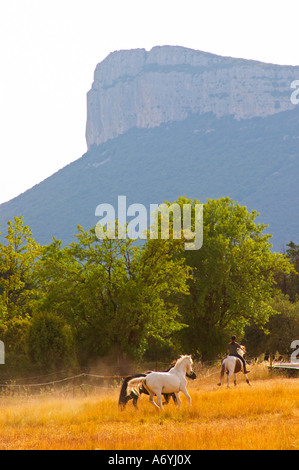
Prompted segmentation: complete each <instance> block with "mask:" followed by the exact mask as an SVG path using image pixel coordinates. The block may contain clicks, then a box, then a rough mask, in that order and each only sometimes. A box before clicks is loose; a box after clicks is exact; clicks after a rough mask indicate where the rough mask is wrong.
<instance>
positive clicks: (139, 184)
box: [0, 47, 299, 251]
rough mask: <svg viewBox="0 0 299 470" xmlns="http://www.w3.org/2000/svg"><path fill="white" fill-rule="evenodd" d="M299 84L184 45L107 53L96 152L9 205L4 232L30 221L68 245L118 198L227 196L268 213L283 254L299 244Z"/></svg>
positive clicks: (95, 116) (272, 70) (93, 134)
mask: <svg viewBox="0 0 299 470" xmlns="http://www.w3.org/2000/svg"><path fill="white" fill-rule="evenodd" d="M298 79H299V67H289V66H278V65H272V64H263V63H260V62H255V61H247V60H243V59H232V58H227V57H220V56H216V55H213V54H208V53H204V52H199V51H193V50H189V49H185V48H180V47H156V48H154V49H152V50H151V51H149V52H147V51H145V50H142V49H138V50H132V51H119V52H115V53H112V54H110V55H109V56H108V57H107V58H106V59H105V60H104V61H103V62H102V63H100V64H99V65H98V66H97V67H96V70H95V75H94V82H93V85H92V89H91V90H90V91H89V92H88V96H87V125H86V139H87V146H88V151H87V153H86V154H84V155H83V156H82V157H81V158H80V159H78V160H76V161H75V162H73V163H71V164H70V165H68V166H66V167H65V168H63V169H62V170H60V171H59V172H57V173H55V174H54V175H52V176H51V177H49V178H48V179H46V180H45V181H43V182H42V183H40V184H39V185H36V186H35V187H33V188H32V189H30V190H29V191H27V192H25V193H24V194H21V195H20V196H18V197H17V198H15V199H13V200H12V201H9V202H7V203H5V204H2V205H0V224H1V226H2V227H1V231H2V232H4V231H5V228H4V227H3V226H5V224H6V222H7V220H11V219H12V218H13V217H14V216H20V215H22V216H23V217H24V221H25V223H26V224H28V225H29V226H30V227H31V228H32V229H33V234H34V236H35V238H36V239H37V240H38V241H39V242H40V243H43V244H45V243H49V242H50V241H51V238H52V236H55V237H56V238H59V239H62V240H63V243H64V244H67V243H69V242H71V241H72V240H73V235H74V233H75V232H76V226H77V225H78V224H81V225H83V226H84V228H85V229H89V228H91V227H93V226H94V225H95V224H96V223H97V221H98V220H97V218H96V217H95V209H96V207H97V206H98V205H99V204H102V203H109V204H112V205H113V206H114V207H115V209H117V198H118V196H119V195H125V196H127V204H128V205H129V204H132V203H141V204H144V205H145V206H146V207H149V204H154V203H161V202H163V200H169V201H172V200H175V199H176V198H177V197H179V196H181V195H186V196H187V197H194V198H197V199H199V200H200V201H201V202H205V200H206V198H218V197H222V196H229V197H232V198H233V199H234V200H236V201H238V202H239V203H240V204H243V205H246V206H247V207H248V209H249V210H252V209H256V210H257V211H258V212H260V214H261V215H260V222H263V223H266V224H269V229H268V232H269V233H271V234H272V235H273V246H274V249H276V250H279V251H280V250H282V249H283V247H284V246H285V244H286V243H288V242H289V241H290V240H293V241H294V242H297V243H298V242H299V240H298V234H299V221H298V212H299V192H298V174H299V105H295V104H292V102H291V99H290V97H291V94H292V89H291V83H292V82H293V81H294V80H298ZM41 150H42V149H41Z"/></svg>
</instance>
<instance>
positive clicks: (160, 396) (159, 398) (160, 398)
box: [157, 390, 164, 410]
mask: <svg viewBox="0 0 299 470" xmlns="http://www.w3.org/2000/svg"><path fill="white" fill-rule="evenodd" d="M157 405H158V407H159V408H160V409H161V410H163V409H164V408H163V404H162V393H161V391H160V390H159V391H157Z"/></svg>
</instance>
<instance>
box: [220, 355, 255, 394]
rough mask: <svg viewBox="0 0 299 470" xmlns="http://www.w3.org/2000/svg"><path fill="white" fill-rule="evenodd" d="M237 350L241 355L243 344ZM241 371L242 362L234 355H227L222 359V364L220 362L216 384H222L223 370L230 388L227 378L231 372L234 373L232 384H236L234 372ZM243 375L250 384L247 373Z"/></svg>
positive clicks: (228, 378)
mask: <svg viewBox="0 0 299 470" xmlns="http://www.w3.org/2000/svg"><path fill="white" fill-rule="evenodd" d="M237 352H238V354H239V355H240V356H242V357H243V356H244V354H245V352H246V348H245V346H241V347H240V348H238V349H237ZM241 371H243V372H244V368H243V362H242V361H241V359H239V358H238V357H235V356H227V357H226V358H225V359H223V361H222V364H221V373H220V382H219V383H218V385H219V386H220V385H222V380H223V377H224V374H225V372H226V374H227V387H228V388H230V387H229V380H230V378H231V376H232V375H233V374H234V384H235V385H237V380H236V374H237V373H238V372H241ZM244 375H245V377H246V382H247V383H248V385H250V382H249V380H248V377H247V374H244Z"/></svg>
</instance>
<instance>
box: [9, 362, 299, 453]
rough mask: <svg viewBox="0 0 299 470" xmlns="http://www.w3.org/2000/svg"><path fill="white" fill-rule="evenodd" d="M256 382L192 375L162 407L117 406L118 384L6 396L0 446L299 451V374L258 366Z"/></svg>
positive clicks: (142, 401) (143, 404) (144, 400)
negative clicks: (86, 392) (80, 391)
mask: <svg viewBox="0 0 299 470" xmlns="http://www.w3.org/2000/svg"><path fill="white" fill-rule="evenodd" d="M250 379H251V381H252V386H251V387H248V385H247V384H246V383H245V381H244V377H243V376H241V375H240V374H239V376H238V386H237V387H233V385H232V388H230V389H227V388H226V385H223V386H222V387H221V388H219V387H217V381H218V376H217V375H213V374H212V375H211V376H210V377H199V378H198V379H197V380H195V381H193V382H192V381H190V382H189V385H188V390H189V392H190V395H191V396H192V406H191V407H188V405H187V400H186V399H185V397H182V407H181V410H177V409H176V407H175V406H174V405H173V404H169V405H168V406H167V407H165V411H164V412H159V411H158V410H156V409H155V408H154V407H153V406H152V405H150V404H149V403H148V398H147V397H145V396H144V395H143V396H142V398H141V399H140V401H139V409H138V410H137V411H136V410H135V409H134V408H133V406H132V404H131V403H129V404H128V405H127V408H126V409H125V411H123V412H121V411H120V410H119V409H118V405H117V401H118V393H119V389H115V390H111V391H102V392H101V393H98V394H97V395H91V396H89V397H86V396H80V397H79V396H78V397H74V398H73V397H66V398H61V397H55V398H54V397H51V396H50V397H49V396H48V397H39V398H37V397H27V398H16V397H15V398H14V397H7V398H6V397H1V398H0V449H1V450H6V449H7V450H8V449H14V450H17V449H28V450H29V449H48V450H50V449H57V450H59V449H72V450H76V449H78V450H79V449H82V450H83V449H84V450H85V449H86V450H88V449H90V450H92V449H103V450H133V449H134V450H144V449H150V450H175V449H176V450H193V449H194V450H196V449H203V450H204V449H219V450H221V449H231V450H233V449H243V450H245V449H246V450H247V449H248V450H253V449H256V450H259V449H264V450H270V449H276V450H287V449H288V450H292V449H293V450H295V449H296V450H298V449H299V379H298V378H297V379H296V378H294V379H290V378H283V377H275V376H273V377H271V376H270V375H269V373H268V371H267V370H265V369H263V370H262V369H261V366H256V367H254V368H252V372H251V374H250Z"/></svg>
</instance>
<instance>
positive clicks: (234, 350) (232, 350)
mask: <svg viewBox="0 0 299 470" xmlns="http://www.w3.org/2000/svg"><path fill="white" fill-rule="evenodd" d="M236 339H237V338H236V336H235V335H233V336H232V337H231V342H230V343H229V344H228V346H227V352H228V355H229V356H234V357H237V358H238V359H241V361H242V363H243V371H244V374H249V372H250V370H246V362H245V359H244V357H242V356H241V355H240V354H239V353H238V349H240V348H241V346H240V345H239V343H237V341H236Z"/></svg>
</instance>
